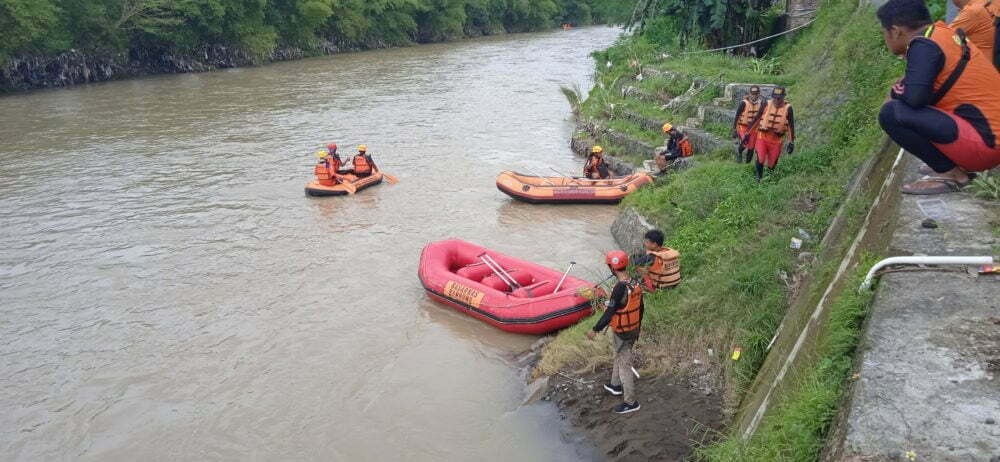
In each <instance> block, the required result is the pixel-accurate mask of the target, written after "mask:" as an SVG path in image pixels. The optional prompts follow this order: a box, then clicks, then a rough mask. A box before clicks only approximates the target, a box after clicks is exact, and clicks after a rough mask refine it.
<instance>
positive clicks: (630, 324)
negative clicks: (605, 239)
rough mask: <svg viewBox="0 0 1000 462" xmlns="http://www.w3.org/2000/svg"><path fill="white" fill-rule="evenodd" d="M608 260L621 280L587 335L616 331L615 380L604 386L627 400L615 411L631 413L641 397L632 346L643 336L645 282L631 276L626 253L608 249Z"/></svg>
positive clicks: (612, 369) (606, 261)
mask: <svg viewBox="0 0 1000 462" xmlns="http://www.w3.org/2000/svg"><path fill="white" fill-rule="evenodd" d="M604 261H605V263H607V264H608V268H609V269H611V272H612V273H614V275H615V277H617V278H618V282H617V283H616V284H615V287H614V289H612V290H611V297H610V298H608V307H607V309H605V310H604V315H603V316H601V319H600V320H599V321H597V325H595V326H594V328H593V329H592V330H589V331H587V338H589V339H590V340H594V339H595V338H597V333H598V332H600V331H602V330H604V328H605V327H608V326H611V329H612V330H613V331H614V342H613V343H614V348H615V359H614V364H612V366H611V383H609V384H606V385H604V389H605V390H607V391H608V393H611V394H612V395H614V396H622V397H623V398H624V400H625V402H623V403H621V404H619V405H618V406H615V408H614V409H613V411H614V412H615V413H617V414H628V413H630V412H635V411H638V410H639V400H637V399H634V398H635V397H634V394H633V393H634V391H635V381H634V380H633V377H632V347H634V346H635V342H636V340H638V339H639V328H640V327H641V325H642V311H643V305H642V285H641V284H640V283H639V282H638V281H633V280H631V279H630V278H629V274H628V254H626V253H625V252H623V251H621V250H615V251H612V252H608V254H607V256H606V257H605V259H604ZM623 395H624V396H623Z"/></svg>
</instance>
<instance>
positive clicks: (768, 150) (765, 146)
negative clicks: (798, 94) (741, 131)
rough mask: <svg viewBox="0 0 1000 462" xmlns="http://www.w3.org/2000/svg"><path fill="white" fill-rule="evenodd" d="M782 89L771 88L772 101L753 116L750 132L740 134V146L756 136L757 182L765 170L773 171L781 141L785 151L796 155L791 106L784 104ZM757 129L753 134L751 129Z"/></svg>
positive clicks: (784, 93)
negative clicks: (741, 135) (741, 142)
mask: <svg viewBox="0 0 1000 462" xmlns="http://www.w3.org/2000/svg"><path fill="white" fill-rule="evenodd" d="M786 94H787V91H786V90H785V87H774V90H772V91H771V100H770V101H768V102H767V103H766V104H764V107H763V109H761V110H760V112H759V113H758V114H757V116H756V117H754V119H753V122H752V123H751V124H750V129H749V130H748V133H747V134H746V135H743V144H746V143H749V142H750V138H751V137H752V136H756V137H757V142H756V143H755V144H754V151H756V152H757V163H756V164H755V165H754V167H755V168H756V171H757V181H758V182H759V181H760V180H761V179H763V178H764V167H765V166H766V167H767V169H768V170H774V168H775V167H777V166H778V158H779V157H781V148H782V147H783V146H782V144H783V143H784V139H785V137H786V136H787V137H788V147H787V151H788V153H789V154H791V153H793V152H795V115H794V113H793V112H792V105H791V104H788V102H787V101H785V96H786ZM755 129H756V132H754V130H755Z"/></svg>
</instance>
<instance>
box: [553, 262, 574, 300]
mask: <svg viewBox="0 0 1000 462" xmlns="http://www.w3.org/2000/svg"><path fill="white" fill-rule="evenodd" d="M574 266H576V262H575V261H571V262H569V268H566V272H565V273H563V275H562V279H560V280H559V284H556V290H553V291H552V293H557V292H559V289H560V288H561V287H562V285H563V282H566V276H569V271H570V270H571V269H573V267H574Z"/></svg>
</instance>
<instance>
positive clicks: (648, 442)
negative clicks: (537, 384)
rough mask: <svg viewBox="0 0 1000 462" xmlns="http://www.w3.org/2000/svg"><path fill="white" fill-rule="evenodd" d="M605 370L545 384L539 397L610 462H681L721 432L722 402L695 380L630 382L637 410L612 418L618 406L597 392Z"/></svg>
mask: <svg viewBox="0 0 1000 462" xmlns="http://www.w3.org/2000/svg"><path fill="white" fill-rule="evenodd" d="M609 377H610V369H608V370H602V371H600V372H597V373H594V374H590V375H586V376H583V377H579V378H577V377H573V378H568V377H565V376H562V375H557V376H554V377H552V378H551V380H550V383H549V391H548V392H547V394H546V395H545V396H544V397H543V399H545V400H550V401H552V402H554V403H556V405H558V406H559V410H560V414H561V415H562V416H563V418H566V419H569V420H570V422H571V423H572V424H573V425H574V427H575V428H577V429H578V431H580V432H582V433H584V434H585V436H586V438H587V440H588V441H589V442H590V443H591V444H593V445H594V446H596V447H597V450H598V454H603V455H604V456H605V457H606V458H607V460H610V461H623V462H624V461H652V460H662V461H681V460H685V459H686V458H687V457H688V456H690V455H691V452H692V450H693V448H694V447H695V446H696V445H697V444H698V443H700V442H705V441H708V440H709V439H711V437H712V435H714V434H715V433H716V432H717V431H719V430H721V429H722V427H723V423H724V422H723V419H724V417H723V415H724V413H723V409H722V397H721V396H720V395H719V394H718V393H717V392H716V391H708V390H706V389H705V388H704V387H703V386H702V385H700V384H699V383H698V381H696V380H688V379H679V378H676V377H670V376H661V377H652V378H643V379H641V380H638V381H636V394H637V397H638V399H639V400H640V403H641V404H642V409H640V410H639V411H638V412H634V413H631V414H626V415H617V414H614V413H613V412H611V408H612V407H614V406H615V405H617V404H618V403H620V402H621V398H620V397H615V396H611V395H610V394H609V393H608V392H606V391H605V390H604V388H603V384H604V383H605V382H607V381H608V379H609Z"/></svg>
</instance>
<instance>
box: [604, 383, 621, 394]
mask: <svg viewBox="0 0 1000 462" xmlns="http://www.w3.org/2000/svg"><path fill="white" fill-rule="evenodd" d="M604 389H605V390H608V393H611V394H612V395H615V396H621V395H622V394H624V393H625V390H624V389H622V386H621V385H612V384H610V383H606V384H604Z"/></svg>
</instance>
